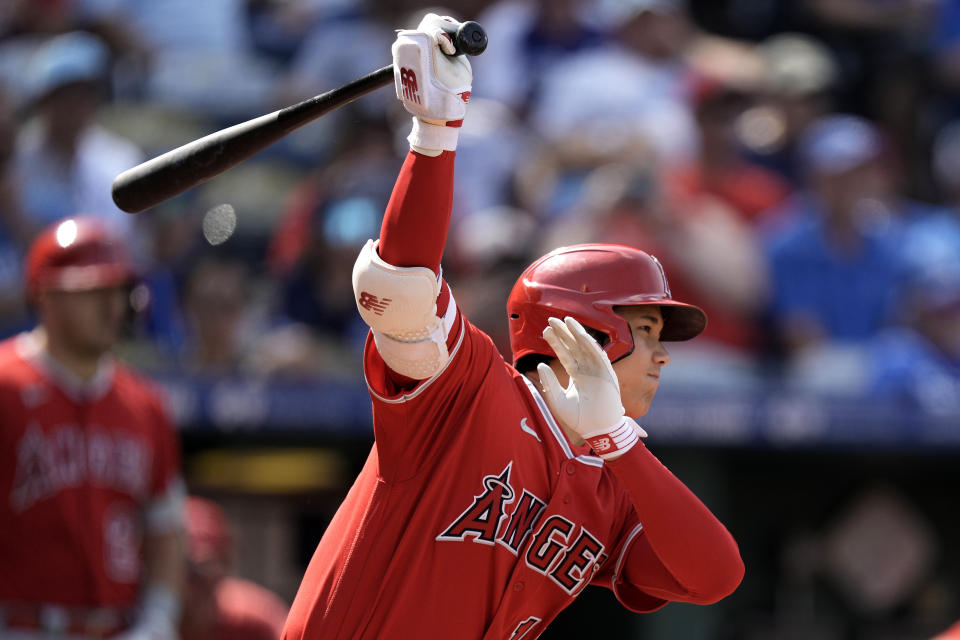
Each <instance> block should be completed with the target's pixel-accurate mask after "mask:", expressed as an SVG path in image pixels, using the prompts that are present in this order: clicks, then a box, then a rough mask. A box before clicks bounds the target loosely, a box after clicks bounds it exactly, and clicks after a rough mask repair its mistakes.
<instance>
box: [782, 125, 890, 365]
mask: <svg viewBox="0 0 960 640" xmlns="http://www.w3.org/2000/svg"><path fill="white" fill-rule="evenodd" d="M801 149H802V154H803V159H804V167H805V170H806V174H807V189H806V190H805V191H804V192H802V193H801V194H799V195H798V196H797V197H796V198H794V199H792V201H791V202H790V203H789V204H788V205H787V207H786V208H785V209H784V210H781V211H779V212H778V214H777V215H774V216H771V218H770V219H768V220H766V221H765V223H767V224H768V227H767V229H768V235H767V236H766V247H767V251H768V255H769V262H770V269H771V277H772V281H771V291H772V300H771V314H772V320H773V330H774V331H775V334H776V336H777V337H778V338H779V339H780V340H781V341H782V343H783V345H784V347H785V349H786V353H787V355H791V354H795V353H797V352H799V351H802V350H804V349H806V348H810V347H814V346H817V345H822V344H824V342H847V343H850V342H858V341H859V342H862V341H864V340H866V339H867V338H870V337H872V336H873V335H874V334H876V332H877V331H878V330H879V329H880V328H881V327H883V326H885V325H886V324H887V323H888V322H889V320H890V312H891V305H892V304H893V303H894V302H895V294H896V291H897V287H898V284H899V283H900V281H901V277H902V275H903V272H902V268H901V264H900V263H901V261H900V253H899V246H898V242H899V240H900V238H901V236H902V232H901V222H900V220H898V214H899V212H898V211H896V210H894V209H891V206H893V205H894V203H892V202H891V198H890V193H889V190H888V189H889V185H888V182H887V181H886V178H885V174H884V172H883V169H882V167H881V162H880V157H881V153H882V151H883V143H882V139H881V136H880V134H879V132H878V131H877V130H876V129H875V128H874V127H873V126H872V125H871V124H870V123H869V122H867V121H866V120H864V119H862V118H858V117H855V116H851V115H832V116H828V117H825V118H823V119H820V120H818V121H816V122H815V123H814V124H812V125H811V126H810V127H809V128H808V130H807V131H806V132H805V133H804V136H803V138H802V140H801Z"/></svg>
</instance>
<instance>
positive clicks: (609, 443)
mask: <svg viewBox="0 0 960 640" xmlns="http://www.w3.org/2000/svg"><path fill="white" fill-rule="evenodd" d="M646 437H647V432H646V431H644V430H643V428H641V427H640V425H638V424H637V423H636V422H634V421H633V419H631V418H626V417H625V418H624V419H623V420H622V421H621V422H620V423H619V424H617V425H615V426H614V427H612V428H608V429H603V430H601V431H594V432H593V433H588V434H585V435H584V436H583V439H584V440H586V442H587V443H588V444H589V445H590V448H591V449H593V452H594V453H596V454H597V455H598V456H600V457H601V458H603V459H604V460H614V459H616V458H619V457H620V456H622V455H623V454H625V453H626V452H627V451H629V450H630V449H632V448H633V446H634V445H635V444H637V443H638V442H640V438H646Z"/></svg>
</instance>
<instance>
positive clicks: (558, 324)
mask: <svg viewBox="0 0 960 640" xmlns="http://www.w3.org/2000/svg"><path fill="white" fill-rule="evenodd" d="M549 322H550V326H551V327H553V330H554V331H555V332H556V334H557V338H558V339H559V340H560V341H561V342H563V344H564V346H566V347H567V351H569V352H570V353H571V354H573V355H574V356H576V354H577V353H578V352H579V351H580V345H578V344H577V338H576V337H575V336H574V335H573V334H572V333H571V332H570V328H569V327H567V323H566V320H561V319H560V318H550V320H549Z"/></svg>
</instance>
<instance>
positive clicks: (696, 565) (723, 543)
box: [607, 444, 744, 604]
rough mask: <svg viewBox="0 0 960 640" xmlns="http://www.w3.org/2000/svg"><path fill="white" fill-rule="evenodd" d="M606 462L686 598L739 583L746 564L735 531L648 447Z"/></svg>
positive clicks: (719, 593) (706, 597) (707, 596)
mask: <svg viewBox="0 0 960 640" xmlns="http://www.w3.org/2000/svg"><path fill="white" fill-rule="evenodd" d="M607 464H608V465H609V466H610V468H611V469H612V470H613V472H614V473H615V474H616V476H617V478H618V479H619V480H620V482H621V483H622V484H623V485H624V487H625V488H626V489H627V491H628V492H629V493H630V496H631V499H632V501H633V504H634V507H635V508H636V510H637V513H638V515H639V517H640V522H641V523H643V528H644V532H645V535H646V537H647V540H648V541H649V542H650V546H651V547H652V548H653V550H654V552H655V553H656V554H657V557H658V558H659V559H660V561H661V563H662V564H663V565H664V567H666V569H667V570H668V571H669V572H670V574H671V575H672V576H673V578H674V579H675V580H676V581H677V583H679V585H680V586H681V587H682V588H683V589H684V590H685V591H686V594H687V597H685V598H684V599H685V600H688V601H690V602H697V603H700V604H708V603H711V602H716V601H717V600H720V599H721V598H724V597H725V596H727V595H729V594H730V593H732V592H733V591H734V589H736V588H737V586H738V585H739V584H740V581H741V580H742V578H743V573H744V566H743V561H742V560H741V558H740V551H739V549H738V547H737V543H736V542H735V541H734V539H733V536H731V535H730V533H729V532H728V531H727V529H726V527H724V526H723V524H722V523H721V522H720V521H719V520H717V518H716V517H715V516H714V515H713V514H712V513H711V512H710V510H709V509H707V507H706V506H705V505H704V504H703V503H702V502H701V501H700V499H699V498H697V496H695V495H694V494H693V492H692V491H690V489H688V488H687V487H686V485H684V484H683V483H682V482H680V480H679V479H678V478H677V477H676V476H674V475H673V473H671V472H670V470H669V469H667V468H666V467H665V466H664V465H663V464H662V463H661V462H660V461H659V460H658V459H657V458H656V456H654V455H653V454H652V453H651V452H650V450H649V449H647V448H646V447H645V446H643V445H642V444H641V445H638V446H635V447H633V448H632V449H631V450H630V451H628V452H627V453H626V454H624V455H623V456H622V457H620V458H618V459H616V460H613V461H610V462H608V463H607ZM629 560H630V559H629V557H628V560H627V562H628V564H627V566H626V567H625V569H624V575H625V577H626V578H627V580H628V581H629V580H630V575H631V568H630V564H629Z"/></svg>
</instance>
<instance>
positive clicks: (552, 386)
mask: <svg viewBox="0 0 960 640" xmlns="http://www.w3.org/2000/svg"><path fill="white" fill-rule="evenodd" d="M537 373H538V374H540V385H541V386H542V387H543V390H544V392H545V393H546V394H547V395H548V396H550V397H551V398H556V399H559V398H562V397H563V395H564V389H563V387H561V386H560V381H559V380H557V374H555V373H554V372H553V369H551V368H550V367H549V366H547V365H546V364H545V363H543V362H541V363H540V364H538V365H537Z"/></svg>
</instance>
